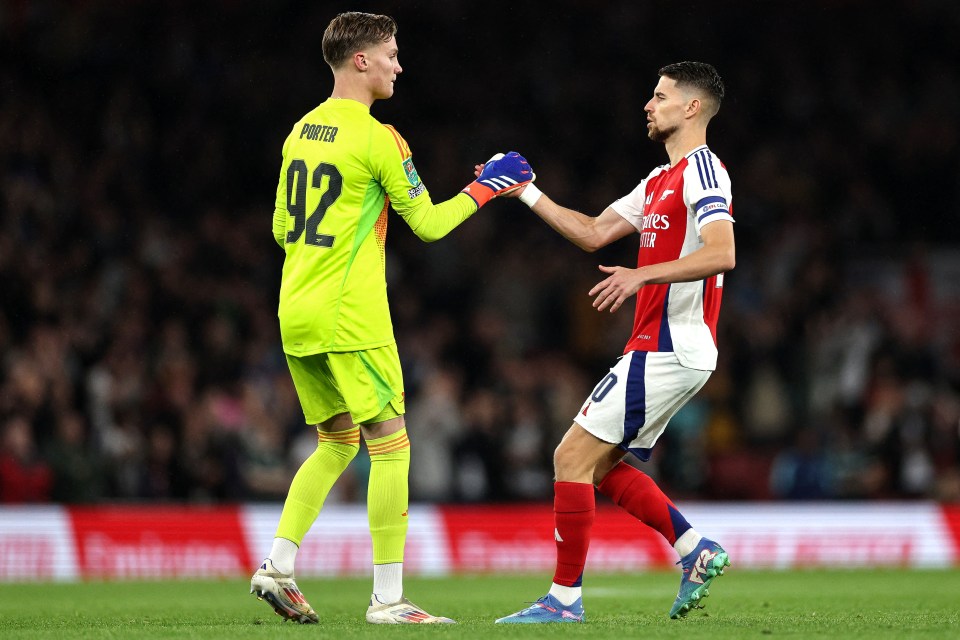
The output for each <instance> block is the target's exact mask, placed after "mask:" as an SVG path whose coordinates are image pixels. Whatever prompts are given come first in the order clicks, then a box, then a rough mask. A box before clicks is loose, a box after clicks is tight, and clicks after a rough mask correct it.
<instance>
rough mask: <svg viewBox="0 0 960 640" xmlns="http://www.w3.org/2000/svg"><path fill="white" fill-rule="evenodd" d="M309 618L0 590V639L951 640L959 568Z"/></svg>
mask: <svg viewBox="0 0 960 640" xmlns="http://www.w3.org/2000/svg"><path fill="white" fill-rule="evenodd" d="M298 582H299V585H300V587H301V589H302V590H303V591H304V593H305V594H306V596H307V598H308V599H309V600H310V601H311V603H312V604H313V605H314V607H315V608H316V609H317V612H318V613H319V614H320V617H321V624H320V625H306V626H304V625H294V624H291V623H286V624H285V623H283V622H282V621H281V619H280V618H279V617H277V616H275V615H274V614H273V612H272V611H271V610H270V609H269V607H268V606H267V605H266V604H264V603H262V602H259V601H257V600H256V599H255V598H254V597H253V596H250V595H248V594H247V591H248V588H249V583H248V582H247V581H246V580H243V579H238V580H235V581H233V580H231V581H220V582H216V581H205V582H204V581H186V582H173V581H165V582H91V583H81V584H49V583H48V584H4V585H0V594H2V597H0V637H2V638H96V639H98V640H102V639H104V638H118V639H121V638H203V639H205V640H206V639H220V638H228V639H230V640H240V639H243V638H271V639H272V638H294V637H295V638H337V639H341V638H415V637H416V638H484V639H485V640H493V639H496V638H511V639H512V638H553V637H555V636H557V634H559V633H562V634H563V636H564V637H571V638H576V637H581V638H591V639H595V638H596V639H599V638H617V639H618V640H620V639H621V638H624V637H637V638H644V639H646V638H687V639H689V638H693V637H706V638H711V639H712V638H764V637H770V636H783V637H790V638H824V637H833V638H878V637H882V638H958V637H960V615H958V613H957V609H958V607H960V572H957V571H952V570H951V571H895V570H889V571H870V572H866V571H802V572H795V573H773V572H752V571H736V568H735V567H733V568H731V569H730V570H729V571H728V572H727V574H726V575H724V576H723V577H722V578H719V579H718V580H717V581H716V582H715V583H714V585H713V588H712V589H711V591H712V595H711V596H710V598H708V599H707V600H706V605H707V606H706V609H703V610H698V611H694V612H693V613H691V614H690V616H689V617H688V618H687V619H685V620H670V619H669V618H667V615H666V612H667V610H668V609H669V608H670V605H671V604H672V602H673V598H674V596H675V594H676V588H677V585H678V583H679V578H678V574H674V573H647V574H639V575H605V576H593V577H588V581H587V588H586V598H585V599H584V604H585V606H586V614H587V624H584V625H570V624H568V625H562V626H560V625H531V626H526V625H494V624H493V620H494V619H495V618H497V617H499V616H503V615H506V614H508V613H512V612H513V611H515V610H517V609H519V608H521V607H522V606H524V602H525V601H530V600H534V599H536V598H537V597H539V596H540V595H542V594H543V592H545V591H546V589H547V587H548V586H549V576H539V577H530V576H507V577H493V576H477V577H470V576H467V577H456V578H446V579H413V578H408V579H407V580H406V581H405V586H406V591H407V593H408V595H409V597H410V598H411V599H412V600H413V601H414V602H417V603H418V604H420V605H422V606H423V607H425V608H426V609H427V610H428V611H431V612H436V613H438V614H442V615H447V616H450V617H452V618H454V619H456V620H458V621H459V624H457V625H444V626H430V627H428V626H403V627H400V626H374V625H367V624H366V623H365V622H364V621H363V614H364V610H365V608H366V600H367V598H368V596H369V588H370V583H369V580H368V579H349V580H336V581H332V580H302V581H298Z"/></svg>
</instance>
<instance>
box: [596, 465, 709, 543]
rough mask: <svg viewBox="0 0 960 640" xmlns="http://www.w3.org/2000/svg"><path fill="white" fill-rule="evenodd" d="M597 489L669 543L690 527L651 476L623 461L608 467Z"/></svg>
mask: <svg viewBox="0 0 960 640" xmlns="http://www.w3.org/2000/svg"><path fill="white" fill-rule="evenodd" d="M597 489H599V490H600V493H602V494H603V495H605V496H607V497H608V498H610V499H611V500H613V501H614V503H616V504H617V506H619V507H622V508H623V509H624V510H625V511H626V512H627V513H629V514H630V515H632V516H633V517H634V518H636V519H637V520H639V521H640V522H642V523H643V524H645V525H647V526H649V527H652V528H654V529H656V530H657V531H659V532H660V535H662V536H663V537H664V538H666V539H667V542H669V543H670V544H673V543H674V542H676V541H677V538H679V537H680V536H681V535H683V533H684V532H685V531H686V530H687V529H689V528H690V523H689V522H687V521H686V519H685V518H684V517H683V516H682V515H680V512H679V511H677V508H676V507H675V506H674V504H673V502H671V501H670V498H668V497H667V496H666V495H665V494H664V493H663V491H661V490H660V487H658V486H657V483H656V482H654V481H653V478H651V477H650V476H648V475H647V474H645V473H643V472H642V471H640V470H639V469H637V468H636V467H631V466H630V465H629V464H627V463H626V462H623V461H621V462H620V463H618V464H617V466H615V467H614V468H613V469H611V470H610V472H609V473H608V474H607V476H606V477H605V478H604V479H603V482H601V483H600V485H599V486H598V487H597Z"/></svg>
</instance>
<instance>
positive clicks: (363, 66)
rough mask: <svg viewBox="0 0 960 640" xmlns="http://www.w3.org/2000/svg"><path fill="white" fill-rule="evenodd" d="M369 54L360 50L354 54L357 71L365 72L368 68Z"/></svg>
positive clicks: (354, 64)
mask: <svg viewBox="0 0 960 640" xmlns="http://www.w3.org/2000/svg"><path fill="white" fill-rule="evenodd" d="M367 64H368V63H367V54H365V53H364V52H362V51H358V52H357V53H355V54H353V66H355V67H356V68H357V71H360V72H361V73H363V72H364V71H366V70H367Z"/></svg>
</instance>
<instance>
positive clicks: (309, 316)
mask: <svg viewBox="0 0 960 640" xmlns="http://www.w3.org/2000/svg"><path fill="white" fill-rule="evenodd" d="M412 156H413V154H412V153H411V151H410V147H409V146H408V145H407V143H406V141H405V140H404V139H403V137H402V136H400V134H399V133H397V131H396V130H395V129H393V127H391V126H389V125H384V124H381V123H380V122H378V121H377V120H376V119H375V118H374V117H373V116H371V115H370V109H369V108H368V107H367V106H366V105H364V104H362V103H360V102H356V101H353V100H341V99H332V98H331V99H329V100H327V101H326V102H324V103H323V104H321V105H319V106H318V107H317V108H315V109H314V110H313V111H311V112H309V113H308V114H306V115H305V116H304V117H303V118H302V119H301V120H300V121H299V122H297V123H296V124H295V125H294V127H293V130H292V131H291V132H290V135H289V136H287V139H286V141H285V142H284V144H283V164H282V166H281V168H280V181H279V184H278V185H277V201H276V208H275V209H274V212H273V235H274V238H276V240H277V242H278V243H279V244H280V246H281V247H283V249H284V251H285V252H286V258H285V259H284V263H283V277H282V280H281V283H280V306H279V312H278V316H279V318H280V335H281V339H282V341H283V350H284V351H285V352H286V353H289V354H290V355H294V356H306V355H311V354H314V353H322V352H328V351H359V350H361V349H373V348H376V347H382V346H385V345H388V344H391V343H393V342H394V337H393V323H392V322H391V320H390V309H389V306H388V303H387V283H386V278H385V276H384V266H385V262H384V247H385V242H386V235H387V209H388V206H389V205H391V204H392V205H393V209H394V210H395V211H396V212H397V213H398V214H400V216H401V217H402V218H403V219H404V221H406V223H407V224H408V225H410V227H411V229H413V231H414V233H416V234H417V236H419V237H420V238H421V239H423V240H426V241H428V242H429V241H433V240H436V239H439V238H441V237H443V236H445V235H446V234H447V233H449V232H450V231H451V230H452V229H454V228H455V227H456V226H457V225H459V224H460V223H461V222H463V221H464V220H466V219H467V218H468V217H470V215H472V214H473V213H474V211H476V209H477V205H476V203H475V202H474V201H473V199H472V198H470V196H468V195H466V194H462V193H461V194H458V195H456V196H455V197H453V198H451V199H450V200H447V201H446V202H443V203H441V204H439V205H434V204H433V203H432V201H431V200H430V193H429V192H428V191H427V189H426V187H425V186H424V184H423V182H422V181H421V180H420V177H419V176H418V175H417V171H416V169H415V168H414V166H413V157H412Z"/></svg>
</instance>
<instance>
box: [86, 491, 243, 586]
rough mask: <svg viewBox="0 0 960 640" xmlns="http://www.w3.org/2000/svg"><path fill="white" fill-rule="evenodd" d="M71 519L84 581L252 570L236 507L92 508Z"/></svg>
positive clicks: (212, 574) (207, 575)
mask: <svg viewBox="0 0 960 640" xmlns="http://www.w3.org/2000/svg"><path fill="white" fill-rule="evenodd" d="M70 516H71V519H72V521H73V533H74V539H75V543H76V549H77V562H78V564H79V568H80V572H81V575H83V576H84V577H88V578H171V577H178V576H206V577H215V576H236V575H242V574H246V573H248V572H249V571H250V568H251V567H252V566H253V564H252V562H251V557H250V554H249V552H248V550H247V544H246V540H245V538H244V535H243V528H242V527H241V525H240V518H239V510H238V509H237V508H235V507H213V508H203V507H167V506H157V507H154V506H124V507H91V508H73V509H71V510H70Z"/></svg>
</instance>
